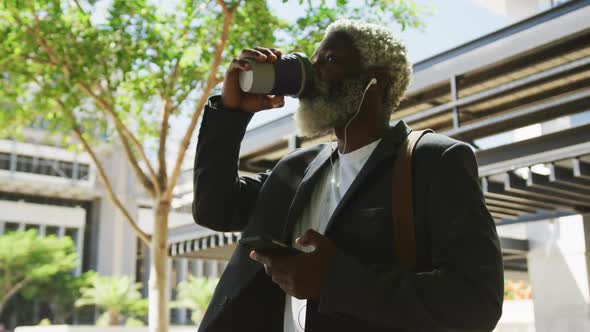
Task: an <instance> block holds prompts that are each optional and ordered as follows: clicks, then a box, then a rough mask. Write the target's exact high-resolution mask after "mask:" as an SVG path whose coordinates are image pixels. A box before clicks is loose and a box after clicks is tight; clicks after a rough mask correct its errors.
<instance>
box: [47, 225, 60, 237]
mask: <svg viewBox="0 0 590 332" xmlns="http://www.w3.org/2000/svg"><path fill="white" fill-rule="evenodd" d="M58 234H59V227H57V226H47V227H46V228H45V235H58Z"/></svg>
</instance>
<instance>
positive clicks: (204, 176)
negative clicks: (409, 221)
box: [193, 20, 503, 332]
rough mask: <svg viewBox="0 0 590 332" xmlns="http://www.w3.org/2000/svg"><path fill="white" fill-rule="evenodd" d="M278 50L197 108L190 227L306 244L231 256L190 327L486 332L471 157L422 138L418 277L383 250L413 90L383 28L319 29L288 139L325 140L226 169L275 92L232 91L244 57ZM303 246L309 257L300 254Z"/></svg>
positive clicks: (493, 316)
mask: <svg viewBox="0 0 590 332" xmlns="http://www.w3.org/2000/svg"><path fill="white" fill-rule="evenodd" d="M280 56H281V52H280V51H279V50H276V49H272V48H260V47H259V48H255V49H245V50H243V51H242V53H241V55H240V58H239V59H236V60H234V61H233V62H232V64H231V65H230V67H229V69H228V70H227V72H226V77H225V82H224V85H223V90H222V96H221V97H219V96H216V97H211V99H210V101H209V105H208V106H207V107H206V109H205V113H204V117H203V122H202V125H201V129H200V134H199V141H198V146H197V157H196V160H195V174H194V181H195V183H194V184H195V198H194V203H193V215H194V218H195V220H196V222H197V223H198V224H200V225H203V226H205V227H209V228H211V229H214V230H217V231H242V232H243V233H242V236H244V237H245V236H252V235H260V234H266V235H270V236H272V237H273V238H276V239H279V240H282V241H285V242H287V243H292V242H293V241H295V244H296V245H298V246H300V247H302V248H305V249H306V253H303V254H299V255H296V256H287V257H285V256H283V257H278V256H272V255H262V254H260V253H256V252H250V251H249V250H248V249H247V248H245V247H243V246H239V247H238V248H237V249H236V251H235V252H234V254H233V255H232V258H231V259H230V261H229V264H228V266H227V268H226V270H225V272H224V274H223V276H222V278H221V281H220V283H219V285H218V287H217V289H216V291H215V294H214V295H213V299H212V301H211V304H210V305H209V308H208V310H207V313H206V314H205V317H204V318H203V320H202V322H201V325H200V328H199V331H206V332H214V331H289V332H290V331H303V330H305V331H491V330H492V329H493V328H494V326H495V324H496V322H497V321H498V319H499V317H500V315H501V307H502V298H503V271H502V261H501V254H500V248H499V241H498V237H497V234H496V231H495V227H494V223H493V220H492V218H491V216H490V214H489V212H488V211H487V209H486V207H485V204H484V198H483V195H482V192H481V189H480V187H479V179H478V174H477V163H476V160H475V157H474V154H473V152H472V151H471V149H470V148H469V147H468V146H467V145H465V144H463V143H461V142H458V141H456V140H453V139H450V138H448V137H445V136H442V135H438V134H427V135H425V136H424V137H423V138H422V139H421V140H420V141H419V143H418V144H417V146H416V148H415V151H414V157H413V174H414V180H413V189H414V209H415V212H414V214H415V217H414V219H415V228H416V230H415V231H416V243H417V245H416V246H417V248H416V254H417V261H418V266H417V271H405V270H404V269H402V268H401V267H400V264H399V263H398V262H397V261H396V255H395V254H396V253H395V252H394V245H393V242H392V241H393V232H394V229H393V223H392V216H391V204H392V193H391V183H392V167H393V162H394V160H395V158H396V156H397V154H398V150H399V147H400V145H401V144H402V142H403V141H404V140H405V138H406V136H407V135H408V133H409V132H410V131H411V129H410V128H409V127H407V126H406V124H405V123H403V122H402V121H400V122H398V123H397V124H396V125H395V126H394V127H390V126H389V118H390V115H391V112H392V111H393V110H394V109H395V108H396V107H397V106H398V105H399V102H400V99H401V98H402V96H403V94H404V92H405V90H406V88H407V86H408V84H409V80H410V75H411V67H410V65H409V63H408V60H407V58H406V49H405V47H404V46H403V44H402V43H401V42H400V41H399V40H397V39H396V38H395V37H394V36H393V35H392V33H391V32H390V31H388V30H387V29H385V28H383V27H380V26H377V25H372V24H365V23H362V22H359V21H352V20H340V21H337V22H334V23H333V24H331V25H330V27H329V28H328V30H327V32H326V36H325V38H324V40H323V41H322V42H321V44H320V45H319V47H318V49H317V50H316V52H315V53H314V55H313V56H312V58H311V61H312V63H313V67H314V70H315V73H316V75H317V78H316V80H317V82H316V84H315V89H314V91H313V93H311V94H310V96H309V97H306V98H303V99H301V100H300V107H299V109H298V110H297V112H296V114H295V120H296V125H297V129H298V132H299V133H300V134H301V135H306V136H316V135H322V134H330V133H332V131H333V133H334V134H335V136H336V137H337V139H338V151H335V150H334V149H333V147H332V144H321V145H317V146H313V147H309V148H305V149H298V150H296V151H293V152H291V153H289V154H288V155H286V156H285V157H283V158H282V159H281V160H280V161H279V162H278V164H277V165H276V166H275V167H274V169H273V170H272V171H269V172H266V173H262V174H258V175H256V176H251V177H240V176H238V172H237V164H238V156H239V148H240V143H241V140H242V138H243V136H244V133H245V131H246V127H247V125H248V123H249V121H250V119H251V118H252V115H253V113H255V112H258V111H261V110H264V109H271V108H277V107H281V106H282V105H283V103H284V100H283V97H282V96H263V95H252V94H246V93H243V92H242V91H241V90H240V88H239V85H238V73H239V72H240V71H242V70H249V69H250V67H249V65H248V63H247V62H246V61H244V59H253V60H255V61H260V62H263V61H266V62H273V61H276V59H277V58H279V57H280ZM310 248H311V250H310Z"/></svg>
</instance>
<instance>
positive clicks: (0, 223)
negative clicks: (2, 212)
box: [0, 221, 4, 234]
mask: <svg viewBox="0 0 590 332" xmlns="http://www.w3.org/2000/svg"><path fill="white" fill-rule="evenodd" d="M2 233H4V221H0V234H2Z"/></svg>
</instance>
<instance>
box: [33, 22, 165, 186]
mask: <svg viewBox="0 0 590 332" xmlns="http://www.w3.org/2000/svg"><path fill="white" fill-rule="evenodd" d="M35 22H36V29H27V30H28V31H29V33H30V34H32V35H33V37H34V38H35V40H37V43H38V44H39V45H40V46H41V47H42V48H43V50H44V51H45V52H46V53H47V55H48V56H49V59H51V62H52V63H53V64H54V65H56V66H58V67H60V68H61V69H62V71H63V72H64V75H66V77H69V73H70V69H69V67H68V65H67V63H65V62H63V63H62V62H61V61H60V59H59V57H58V56H57V54H56V53H55V52H54V51H53V49H52V48H51V47H50V46H49V44H47V42H46V41H45V39H43V38H42V37H41V36H40V35H39V33H38V31H37V30H38V28H39V26H40V22H39V18H38V17H37V16H35ZM76 84H77V85H78V86H79V87H80V88H81V89H82V91H84V92H85V93H86V94H87V95H88V96H89V97H91V98H92V99H93V100H94V101H95V102H96V103H97V104H98V105H99V106H100V107H101V108H102V109H103V110H105V111H106V112H107V114H109V115H110V116H111V118H112V119H113V121H115V128H116V129H117V132H118V133H119V136H120V137H121V142H122V143H123V147H124V148H125V155H126V156H127V159H128V160H129V161H130V163H131V165H132V168H133V169H134V171H135V173H136V174H137V175H138V177H139V180H140V182H141V183H142V184H143V185H144V187H145V189H146V190H147V191H148V193H150V194H152V195H156V196H159V195H160V193H161V190H160V186H159V182H158V177H157V176H156V173H155V171H154V169H153V167H152V165H151V163H150V161H149V159H148V158H147V156H146V154H145V151H144V150H143V146H142V145H141V143H139V141H138V140H137V138H136V137H135V136H134V135H133V134H132V133H131V132H130V131H129V129H128V128H127V126H125V124H124V123H123V122H122V121H121V119H119V117H118V116H117V114H116V113H115V111H114V109H113V107H112V105H111V104H109V103H107V102H106V101H105V100H104V99H102V98H100V96H98V95H96V94H95V93H94V92H93V91H92V90H91V89H90V88H89V87H88V85H86V84H85V83H83V82H76ZM123 137H127V138H128V139H129V140H130V141H131V142H132V143H133V144H134V145H135V149H136V150H137V151H138V152H139V155H140V156H141V158H142V159H143V161H144V162H145V164H146V167H147V169H148V171H149V173H150V176H151V177H152V180H151V181H149V180H148V181H146V180H147V179H148V178H147V176H146V175H145V174H144V173H143V171H142V170H141V168H140V167H139V165H138V162H137V159H136V158H135V156H134V155H133V153H132V152H133V151H132V150H131V149H130V148H129V144H128V142H125V140H124V139H123Z"/></svg>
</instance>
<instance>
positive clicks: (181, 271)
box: [176, 258, 188, 325]
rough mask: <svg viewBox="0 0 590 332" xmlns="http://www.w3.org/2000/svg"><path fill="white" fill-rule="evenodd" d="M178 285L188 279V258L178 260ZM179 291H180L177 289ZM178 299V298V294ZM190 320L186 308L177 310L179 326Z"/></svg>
mask: <svg viewBox="0 0 590 332" xmlns="http://www.w3.org/2000/svg"><path fill="white" fill-rule="evenodd" d="M176 263H177V264H176V285H178V284H179V283H181V282H183V281H185V280H187V279H188V260H187V259H186V258H179V259H177V260H176ZM177 291H178V289H177ZM176 294H177V298H178V293H176ZM187 318H188V310H187V309H186V308H178V309H176V322H177V323H178V324H182V325H184V324H186V323H187Z"/></svg>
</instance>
